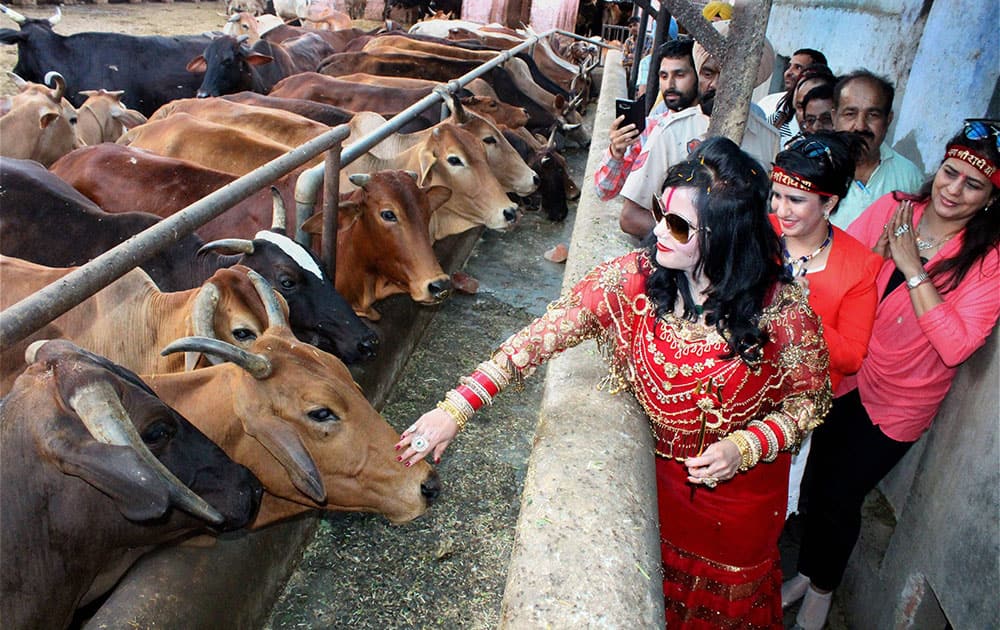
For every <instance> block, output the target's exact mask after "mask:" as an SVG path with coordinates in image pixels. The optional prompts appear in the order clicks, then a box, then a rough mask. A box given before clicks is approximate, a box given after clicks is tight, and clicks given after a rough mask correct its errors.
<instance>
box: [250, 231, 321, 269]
mask: <svg viewBox="0 0 1000 630" xmlns="http://www.w3.org/2000/svg"><path fill="white" fill-rule="evenodd" d="M258 238H259V239H260V240H262V241H267V242H269V243H274V245H276V246H277V247H278V249H280V250H281V251H283V252H285V253H286V254H288V257H289V258H291V259H292V260H294V261H295V262H296V263H298V265H299V267H302V268H303V269H305V270H306V271H308V272H309V273H311V274H312V275H314V276H316V277H317V278H319V279H320V280H322V279H323V271H322V270H321V269H320V268H319V265H317V264H316V261H315V260H313V257H312V256H310V255H309V252H307V251H306V250H305V248H304V247H302V246H301V245H299V244H298V243H296V242H295V241H293V240H292V239H290V238H288V237H287V236H285V235H284V234H278V233H277V232H271V231H270V230H261V231H260V232H257V234H256V235H254V239H258Z"/></svg>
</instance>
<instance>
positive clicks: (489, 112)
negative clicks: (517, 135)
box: [461, 96, 528, 129]
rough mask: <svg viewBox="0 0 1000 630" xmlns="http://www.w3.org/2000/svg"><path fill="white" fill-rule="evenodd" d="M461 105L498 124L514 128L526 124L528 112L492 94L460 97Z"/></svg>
mask: <svg viewBox="0 0 1000 630" xmlns="http://www.w3.org/2000/svg"><path fill="white" fill-rule="evenodd" d="M461 103H462V106H463V107H465V109H467V110H469V111H473V112H476V113H477V114H479V115H480V116H486V117H487V118H489V119H490V120H492V121H493V124H495V125H498V126H501V125H502V126H504V127H510V128H511V129H516V128H518V127H523V126H525V125H527V124H528V112H526V111H525V110H524V108H523V107H514V106H513V105H508V104H507V103H504V102H503V101H501V100H499V99H497V98H494V97H492V96H469V97H466V98H463V99H461Z"/></svg>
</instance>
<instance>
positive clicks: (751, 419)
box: [398, 138, 831, 628]
mask: <svg viewBox="0 0 1000 630" xmlns="http://www.w3.org/2000/svg"><path fill="white" fill-rule="evenodd" d="M767 188H768V186H767V177H766V175H765V174H764V171H763V169H762V168H761V166H760V165H759V164H758V163H757V162H755V161H754V160H753V158H751V157H750V156H748V155H747V154H746V153H743V152H742V151H740V149H739V147H737V146H736V145H735V144H733V143H732V142H731V141H729V140H727V139H725V138H712V139H710V140H706V141H705V142H704V143H703V144H702V145H701V146H700V147H699V148H698V150H697V151H696V152H695V153H694V154H692V156H691V159H689V160H688V161H686V162H683V163H681V164H678V165H675V166H674V167H672V168H671V169H670V170H669V171H668V173H667V178H666V181H665V183H664V190H663V197H662V200H660V201H658V203H657V204H654V205H655V206H659V208H658V210H659V212H657V217H656V218H657V225H656V228H655V230H654V234H655V236H656V242H655V244H654V245H653V246H652V247H650V248H649V249H647V250H638V251H635V252H632V253H630V254H626V255H625V256H622V257H620V258H616V259H614V260H611V261H609V262H607V263H604V264H602V265H599V266H598V267H597V268H595V269H594V270H592V271H591V272H590V273H589V274H587V275H586V276H585V277H584V278H583V279H582V280H581V281H580V282H579V283H578V284H577V285H576V286H575V287H574V288H573V289H572V290H570V291H569V292H568V293H567V294H565V295H564V296H563V297H562V298H560V299H559V300H557V301H556V302H554V303H553V304H552V305H550V306H549V309H548V312H547V313H546V314H545V315H544V316H542V317H541V318H539V319H537V320H535V321H534V322H533V323H531V324H530V325H528V326H527V327H526V328H524V329H523V330H521V331H520V332H518V333H516V334H514V335H513V336H512V337H510V338H509V339H508V340H507V341H505V342H504V343H503V344H502V345H501V346H500V348H499V349H498V350H497V351H496V353H494V355H493V356H492V357H491V358H490V359H489V360H487V361H484V362H483V363H481V364H480V365H479V367H478V368H477V369H476V370H475V371H474V372H473V373H472V374H471V375H470V376H468V377H465V378H463V379H462V380H461V385H459V387H457V388H456V389H453V390H451V391H449V392H448V393H447V394H446V395H445V399H444V400H443V401H441V403H439V405H438V408H437V409H435V410H433V411H430V412H428V413H426V414H424V415H423V416H421V417H420V419H419V420H417V422H415V423H414V424H413V426H411V427H410V428H409V429H407V430H406V431H405V432H404V433H403V437H402V438H401V440H400V442H399V444H398V448H399V449H400V450H401V451H402V455H401V461H406V462H415V461H418V460H419V459H421V458H422V457H424V456H425V455H427V454H429V453H433V454H434V456H435V457H436V458H437V457H440V455H441V453H442V452H443V451H444V449H445V447H446V446H447V445H448V443H449V442H450V441H451V440H452V439H453V438H454V437H455V435H456V433H457V431H458V430H459V429H460V428H461V427H462V425H464V423H465V422H466V421H467V420H468V418H469V416H471V415H472V414H473V413H474V411H475V410H476V409H478V408H479V407H481V406H482V405H484V404H489V403H490V402H491V401H492V397H493V396H495V395H497V393H499V391H500V390H501V389H503V387H504V386H506V385H507V384H509V383H510V382H512V381H517V380H519V379H522V378H524V377H525V376H527V375H528V374H530V373H531V372H532V371H533V369H534V368H536V367H537V366H539V365H540V364H541V363H542V362H544V361H545V360H547V359H548V358H550V357H551V356H553V355H555V354H556V353H558V352H559V351H561V350H564V349H566V348H568V347H570V346H573V345H575V344H578V343H580V342H581V341H583V340H584V339H597V340H598V343H600V344H601V345H602V346H603V348H604V349H605V350H606V351H607V354H608V355H609V357H610V363H611V370H612V373H613V375H614V376H615V377H617V379H618V381H619V383H620V384H621V385H623V386H624V387H626V388H628V389H629V390H631V391H632V392H633V393H634V394H635V396H636V398H637V399H638V401H639V403H640V404H642V406H643V407H644V408H645V410H646V412H647V414H648V415H649V417H650V421H651V424H652V429H653V433H654V435H655V437H656V454H657V457H656V471H657V490H658V495H659V514H660V537H661V553H662V558H663V571H664V580H663V588H664V596H665V604H666V622H667V625H669V626H671V627H678V628H680V627H683V628H719V627H741V628H743V627H762V628H780V627H781V603H780V585H781V568H780V565H779V558H778V548H777V540H778V535H779V534H780V532H781V528H782V524H783V523H784V507H785V498H786V489H787V484H788V465H789V461H790V456H789V454H788V451H789V450H790V449H793V448H794V447H795V446H796V445H797V444H798V442H799V439H800V437H801V436H802V435H803V434H804V433H805V432H807V431H809V430H811V429H812V428H813V427H815V426H816V425H817V424H819V422H820V421H821V420H822V418H823V416H824V415H825V414H826V410H827V408H828V407H829V404H830V397H831V395H830V387H829V375H828V374H829V372H828V365H827V355H826V348H825V344H824V343H823V339H822V335H821V334H820V330H819V321H818V319H817V318H816V316H815V315H814V314H813V312H812V309H810V308H809V306H808V304H807V302H806V300H805V297H804V295H803V293H802V291H801V289H800V288H799V286H798V285H797V284H795V283H788V282H786V280H787V277H786V274H785V273H784V270H783V268H782V265H781V244H780V242H779V240H778V237H777V235H776V234H775V233H774V230H772V229H771V226H770V224H769V223H768V219H767V213H766V204H767Z"/></svg>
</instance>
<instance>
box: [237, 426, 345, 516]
mask: <svg viewBox="0 0 1000 630" xmlns="http://www.w3.org/2000/svg"><path fill="white" fill-rule="evenodd" d="M240 416H241V419H242V421H243V430H244V431H246V432H247V435H251V436H253V437H254V439H256V440H257V441H258V442H260V443H261V445H263V446H264V448H266V449H267V451H268V452H269V453H271V455H272V456H273V457H274V458H275V459H276V460H278V462H280V463H281V466H282V468H284V469H285V472H286V473H288V478H289V479H291V481H292V484H293V485H294V486H295V487H296V488H298V490H299V492H301V493H302V494H304V495H306V496H307V497H309V498H310V499H312V500H313V501H315V502H316V503H320V504H321V503H324V502H326V488H325V487H324V485H323V477H322V476H321V475H320V473H319V469H318V468H317V467H316V462H315V461H313V458H312V455H310V454H309V450H308V449H306V447H305V445H304V444H302V440H301V439H299V434H298V433H297V432H296V431H295V429H294V428H293V427H292V426H291V425H290V424H289V423H287V422H285V421H284V420H283V419H281V418H278V417H276V416H273V415H271V414H269V413H263V414H261V413H255V412H253V413H241V414H240Z"/></svg>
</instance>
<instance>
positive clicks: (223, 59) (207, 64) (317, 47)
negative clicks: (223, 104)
mask: <svg viewBox="0 0 1000 630" xmlns="http://www.w3.org/2000/svg"><path fill="white" fill-rule="evenodd" d="M246 40H247V36H246V35H240V36H239V37H233V36H231V35H223V36H221V37H218V38H216V39H215V40H214V41H212V43H211V44H209V45H208V47H206V48H205V50H204V52H202V54H200V55H198V56H197V57H195V58H194V59H192V60H191V62H190V63H188V66H187V69H188V70H190V71H191V72H194V73H204V74H205V76H204V78H203V79H202V82H201V85H200V86H199V87H198V93H197V95H198V98H207V97H210V96H221V95H223V94H233V93H235V92H242V91H251V92H256V93H258V94H267V93H268V92H270V91H271V88H273V87H274V85H275V84H276V83H278V82H279V81H281V80H282V79H284V78H285V77H288V76H291V75H293V74H297V73H299V72H312V71H314V70H316V68H317V67H319V64H320V62H321V61H322V60H323V59H324V58H326V57H327V56H329V55H330V54H333V52H334V49H333V47H332V46H330V45H329V44H327V43H326V42H325V41H324V40H323V39H322V38H321V37H320V36H319V35H316V34H314V33H306V34H305V35H301V36H299V37H296V38H294V39H288V40H285V41H284V42H281V43H276V42H272V41H269V40H266V39H259V40H257V41H256V42H254V44H253V46H250V47H247V46H246V45H245V42H246Z"/></svg>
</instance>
